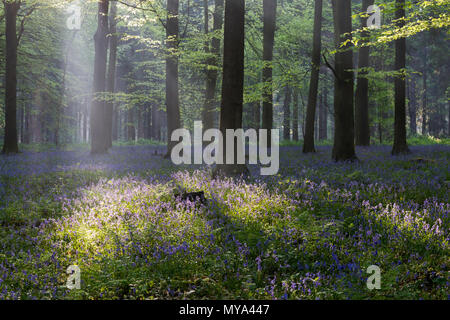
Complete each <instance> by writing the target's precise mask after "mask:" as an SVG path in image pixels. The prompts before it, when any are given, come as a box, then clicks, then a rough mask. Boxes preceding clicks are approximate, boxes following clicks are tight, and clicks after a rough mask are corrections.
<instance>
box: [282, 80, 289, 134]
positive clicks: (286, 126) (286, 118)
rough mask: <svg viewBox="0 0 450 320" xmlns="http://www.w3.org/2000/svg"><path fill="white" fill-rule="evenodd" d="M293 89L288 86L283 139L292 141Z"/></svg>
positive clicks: (285, 96)
mask: <svg viewBox="0 0 450 320" xmlns="http://www.w3.org/2000/svg"><path fill="white" fill-rule="evenodd" d="M290 105H291V88H290V87H289V86H286V88H285V93H284V102H283V116H284V118H283V139H284V140H291V107H290Z"/></svg>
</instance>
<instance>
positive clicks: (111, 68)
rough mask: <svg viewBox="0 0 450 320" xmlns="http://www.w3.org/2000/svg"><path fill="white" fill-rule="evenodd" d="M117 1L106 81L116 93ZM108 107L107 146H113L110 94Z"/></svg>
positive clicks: (113, 5)
mask: <svg viewBox="0 0 450 320" xmlns="http://www.w3.org/2000/svg"><path fill="white" fill-rule="evenodd" d="M116 15H117V3H116V1H113V2H112V3H111V9H110V15H109V62H108V77H107V83H106V91H107V92H109V93H110V94H114V93H115V91H116V64H117V42H118V38H117V34H116V33H117V28H116V26H117V23H116ZM105 109H106V120H105V121H106V131H107V137H106V139H107V146H108V148H111V147H112V140H113V120H114V101H113V98H112V97H111V96H110V97H109V99H108V102H107V103H106V106H105Z"/></svg>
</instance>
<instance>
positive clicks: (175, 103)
mask: <svg viewBox="0 0 450 320" xmlns="http://www.w3.org/2000/svg"><path fill="white" fill-rule="evenodd" d="M178 8H179V0H167V23H166V46H167V57H166V113H167V154H166V155H165V157H166V158H169V157H170V154H171V152H172V148H173V147H174V146H175V144H176V142H172V141H171V136H172V132H173V131H175V130H176V129H178V128H180V127H181V123H180V105H179V96H178V95H179V93H178V41H179V26H178Z"/></svg>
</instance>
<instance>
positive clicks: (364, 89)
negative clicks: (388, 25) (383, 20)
mask: <svg viewBox="0 0 450 320" xmlns="http://www.w3.org/2000/svg"><path fill="white" fill-rule="evenodd" d="M373 3H374V0H363V2H362V12H364V13H365V12H367V8H368V7H369V6H371V5H373ZM364 27H367V17H362V18H361V28H364ZM361 36H362V38H363V41H362V44H364V43H366V42H367V38H368V37H369V32H368V31H364V32H362V34H361ZM369 53H370V49H369V47H368V46H366V47H361V48H360V49H359V55H358V56H359V59H358V69H359V70H358V76H357V83H356V94H355V140H356V145H357V146H368V145H370V128H369V79H367V73H368V72H367V68H368V67H369Z"/></svg>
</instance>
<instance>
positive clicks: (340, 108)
mask: <svg viewBox="0 0 450 320" xmlns="http://www.w3.org/2000/svg"><path fill="white" fill-rule="evenodd" d="M332 5H333V16H334V34H335V36H334V37H335V44H336V48H338V51H337V52H336V54H335V90H334V119H335V121H334V145H333V152H332V158H333V159H334V160H335V161H346V160H350V161H353V160H356V154H355V134H354V113H353V97H354V95H353V81H354V75H353V71H351V70H352V68H353V52H352V51H351V50H350V43H351V38H352V36H351V32H352V20H351V1H350V0H332ZM347 40H350V41H348V42H347V44H346V45H345V46H344V45H342V44H343V43H344V42H345V41H347Z"/></svg>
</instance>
